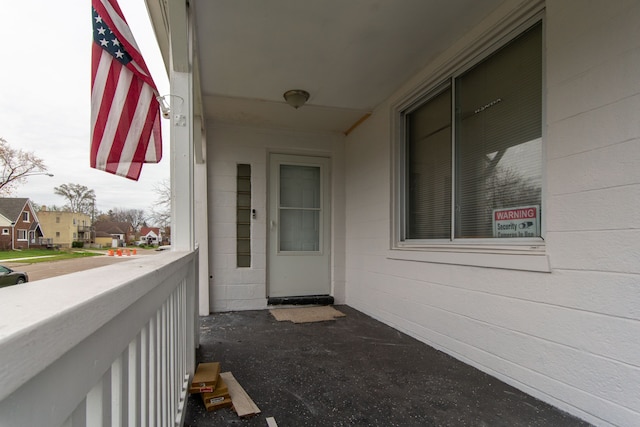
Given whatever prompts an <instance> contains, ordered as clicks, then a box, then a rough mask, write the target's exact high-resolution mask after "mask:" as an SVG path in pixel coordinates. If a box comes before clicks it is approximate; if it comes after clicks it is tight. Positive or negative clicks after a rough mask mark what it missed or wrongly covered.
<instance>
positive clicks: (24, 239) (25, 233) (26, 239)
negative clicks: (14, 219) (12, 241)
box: [16, 228, 29, 242]
mask: <svg viewBox="0 0 640 427" xmlns="http://www.w3.org/2000/svg"><path fill="white" fill-rule="evenodd" d="M16 231H17V233H16V240H17V241H19V242H26V241H28V240H29V233H28V231H29V230H23V229H21V228H19V229H17V230H16ZM23 233H24V237H20V235H21V234H23Z"/></svg>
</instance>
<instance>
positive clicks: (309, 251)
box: [268, 154, 331, 297]
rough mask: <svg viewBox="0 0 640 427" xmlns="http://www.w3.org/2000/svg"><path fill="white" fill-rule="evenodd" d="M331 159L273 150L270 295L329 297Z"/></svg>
mask: <svg viewBox="0 0 640 427" xmlns="http://www.w3.org/2000/svg"><path fill="white" fill-rule="evenodd" d="M329 164H330V161H329V159H328V158H324V157H308V156H294V155H285V154H272V155H271V159H270V180H269V224H268V226H269V266H268V269H269V286H268V293H269V295H268V296H269V297H291V296H309V295H329V292H330V291H331V281H330V277H331V276H330V264H329V263H330V256H329V249H330V248H331V242H330V238H331V227H330V218H331V210H330V206H329V204H330V200H331V197H330V194H329V189H330V182H331V181H330V179H329Z"/></svg>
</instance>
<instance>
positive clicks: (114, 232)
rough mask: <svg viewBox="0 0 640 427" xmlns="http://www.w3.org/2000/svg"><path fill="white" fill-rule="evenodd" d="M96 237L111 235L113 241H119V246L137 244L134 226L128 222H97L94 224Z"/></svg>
mask: <svg viewBox="0 0 640 427" xmlns="http://www.w3.org/2000/svg"><path fill="white" fill-rule="evenodd" d="M93 228H94V229H95V232H96V236H97V235H98V234H99V235H100V236H101V241H102V240H103V236H105V235H109V236H111V238H112V239H113V240H116V241H117V246H124V245H126V244H128V243H133V242H135V239H136V236H135V230H134V229H133V226H132V225H131V224H130V223H128V222H115V221H96V222H95V223H94V224H93Z"/></svg>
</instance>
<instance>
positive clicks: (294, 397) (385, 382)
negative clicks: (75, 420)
mask: <svg viewBox="0 0 640 427" xmlns="http://www.w3.org/2000/svg"><path fill="white" fill-rule="evenodd" d="M336 308H337V309H339V310H340V311H342V312H343V313H345V314H346V315H347V316H346V317H343V318H339V319H337V320H335V321H331V322H320V323H307V324H293V323H290V322H278V321H276V320H275V319H274V318H273V317H272V316H271V314H270V313H269V311H268V310H264V311H245V312H234V313H220V314H215V315H212V316H208V317H205V318H203V319H202V322H201V332H202V334H201V343H200V344H201V347H200V349H199V351H198V361H199V362H221V365H222V372H226V371H231V372H232V373H233V375H234V377H235V378H236V379H237V380H238V382H239V383H240V384H241V385H242V387H243V388H244V389H245V390H246V391H247V393H248V394H249V396H250V397H251V398H252V399H253V400H254V402H255V403H256V404H257V405H258V406H259V407H260V409H261V410H262V413H261V414H259V415H257V416H255V417H253V418H249V419H240V418H238V416H237V415H236V414H235V412H233V410H232V409H230V408H227V409H220V410H218V411H214V412H206V410H205V409H204V405H203V403H202V400H201V399H200V397H199V396H198V395H192V396H191V397H190V398H189V401H188V404H187V412H186V422H185V425H186V426H187V427H205V426H224V425H243V426H266V425H267V423H266V418H267V417H274V418H275V421H276V422H277V424H278V426H279V427H287V426H294V427H301V426H586V425H588V424H587V423H584V422H582V421H580V420H578V419H576V418H573V417H571V416H570V415H568V414H566V413H564V412H561V411H559V410H558V409H555V408H553V407H552V406H549V405H547V404H545V403H543V402H541V401H539V400H537V399H535V398H533V397H531V396H528V395H526V394H524V393H522V392H520V391H518V390H517V389H515V388H513V387H511V386H508V385H506V384H505V383H503V382H501V381H499V380H497V379H495V378H493V377H491V376H489V375H486V374H484V373H482V372H480V371H479V370H477V369H475V368H473V367H471V366H468V365H465V364H464V363H461V362H459V361H457V360H456V359H454V358H452V357H450V356H447V355H446V354H444V353H442V352H439V351H437V350H434V349H433V348H431V347H429V346H427V345H425V344H423V343H421V342H419V341H417V340H415V339H413V338H411V337H409V336H407V335H405V334H402V333H400V332H398V331H397V330H395V329H393V328H390V327H388V326H386V325H384V324H382V323H380V322H378V321H376V320H373V319H372V318H370V317H368V316H366V315H364V314H362V313H360V312H359V311H357V310H354V309H353V308H350V307H347V306H336Z"/></svg>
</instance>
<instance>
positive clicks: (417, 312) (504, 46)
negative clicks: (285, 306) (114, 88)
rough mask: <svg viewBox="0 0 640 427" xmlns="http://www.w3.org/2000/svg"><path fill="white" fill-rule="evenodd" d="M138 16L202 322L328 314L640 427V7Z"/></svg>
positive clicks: (167, 10)
mask: <svg viewBox="0 0 640 427" xmlns="http://www.w3.org/2000/svg"><path fill="white" fill-rule="evenodd" d="M146 3H147V6H148V9H149V14H150V16H151V19H152V23H153V26H154V30H155V34H156V36H157V40H158V44H159V46H160V49H161V51H162V53H163V56H164V59H165V65H166V67H167V70H169V72H170V81H171V82H172V85H171V88H170V91H169V93H171V95H170V96H171V97H172V99H180V100H181V103H182V104H181V105H184V108H181V109H178V110H177V111H172V112H171V120H172V125H173V126H172V133H171V138H172V141H171V147H172V150H173V151H172V153H171V154H172V157H171V159H172V162H173V163H172V171H174V172H173V173H172V187H173V191H172V195H173V197H174V200H173V206H174V207H176V209H174V210H173V215H174V220H173V221H172V228H173V229H172V233H173V235H172V244H173V245H174V246H175V247H176V248H177V249H178V250H182V249H183V248H186V249H190V248H191V247H193V246H194V245H195V244H197V245H198V247H199V256H201V259H200V262H199V265H200V268H201V269H203V270H204V274H203V272H202V271H201V272H200V278H201V280H200V281H199V284H200V286H201V288H200V291H199V297H200V298H201V299H204V303H203V304H204V308H201V313H203V311H204V314H206V313H207V312H209V311H211V312H217V311H230V310H242V309H246V310H253V309H266V308H267V307H268V306H269V303H270V302H278V299H279V298H283V297H292V296H296V297H299V296H303V297H304V296H315V295H325V296H327V297H333V298H334V299H335V302H336V303H340V304H348V305H350V306H351V307H354V308H355V309H357V310H360V311H362V312H363V313H366V314H367V315H369V316H372V317H374V318H375V319H378V320H380V321H382V322H384V323H386V324H389V325H392V326H394V327H395V328H397V329H399V330H400V331H403V332H405V333H407V334H409V335H411V336H413V337H415V338H416V339H418V340H420V341H422V342H425V343H427V344H429V345H431V346H433V347H435V348H437V349H439V350H442V351H444V352H446V353H447V354H450V355H452V356H453V357H456V358H458V359H460V360H463V361H464V362H466V363H469V364H471V365H473V366H475V367H477V368H478V369H481V370H483V371H484V372H486V373H488V374H490V375H492V376H495V377H497V378H498V379H499V380H502V381H505V382H506V383H508V384H510V385H513V386H515V387H517V388H519V389H521V390H524V391H526V392H528V393H530V394H531V395H533V396H535V397H537V398H539V399H542V400H543V401H545V402H548V403H551V404H553V405H555V406H557V407H559V408H561V409H563V410H565V411H568V412H569V413H571V414H574V415H576V416H578V417H581V418H583V419H585V420H587V421H589V422H590V423H593V424H597V425H620V426H622V425H628V426H631V425H640V392H639V385H640V368H639V367H640V339H638V337H640V309H639V307H640V261H639V259H640V219H639V218H640V216H639V215H638V212H640V115H639V114H640V113H639V112H640V26H639V23H640V2H639V1H637V0H636V1H629V0H627V1H624V0H619V1H611V0H591V1H584V0H548V1H538V0H483V1H478V0H456V1H441V2H434V1H425V0H407V1H397V2H393V1H386V2H385V1H369V0H353V1H338V0H331V1H307V2H291V1H284V0H274V1H269V2H252V3H251V7H249V8H248V7H246V4H247V2H216V1H210V2H207V1H199V2H198V1H196V2H185V1H183V0H181V1H174V0H169V1H167V0H147V1H146ZM294 3H295V4H294ZM135 30H136V29H135V28H134V29H133V32H134V33H135ZM289 89H305V90H307V91H308V92H309V93H310V97H309V100H308V105H305V106H302V107H301V108H299V109H293V108H291V107H290V106H288V105H287V104H286V103H285V102H284V101H283V99H282V97H283V93H285V91H288V90H289ZM299 97H300V98H304V93H302V94H300V96H299ZM194 151H195V153H194ZM191 159H196V160H195V161H193V162H192V161H191ZM176 171H179V172H176ZM192 223H194V224H195V225H193V227H192V228H190V226H191V224H192ZM192 242H194V243H193V244H192ZM207 269H208V270H207ZM207 302H208V304H207ZM201 303H202V301H201ZM201 307H202V306H201ZM247 339H251V338H250V336H249V335H248V337H247ZM327 339H329V340H330V339H331V337H330V334H328V336H327Z"/></svg>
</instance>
